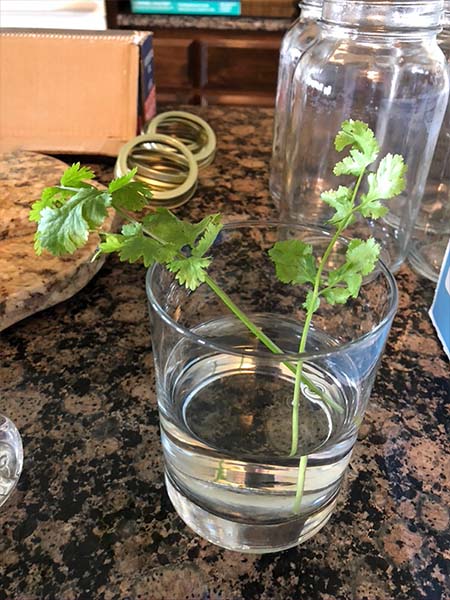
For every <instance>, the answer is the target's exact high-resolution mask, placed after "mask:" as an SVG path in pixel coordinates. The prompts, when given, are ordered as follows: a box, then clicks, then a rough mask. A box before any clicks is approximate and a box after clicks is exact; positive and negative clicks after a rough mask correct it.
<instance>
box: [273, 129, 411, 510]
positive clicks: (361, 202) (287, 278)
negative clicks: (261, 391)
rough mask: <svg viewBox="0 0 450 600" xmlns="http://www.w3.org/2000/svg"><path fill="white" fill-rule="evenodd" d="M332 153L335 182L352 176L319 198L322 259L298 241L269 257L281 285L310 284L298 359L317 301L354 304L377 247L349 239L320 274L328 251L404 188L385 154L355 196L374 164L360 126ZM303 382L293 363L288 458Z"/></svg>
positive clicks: (401, 171) (394, 161)
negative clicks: (323, 207) (324, 229)
mask: <svg viewBox="0 0 450 600" xmlns="http://www.w3.org/2000/svg"><path fill="white" fill-rule="evenodd" d="M334 145H335V148H336V150H337V151H338V152H342V151H343V150H345V149H346V148H348V147H350V150H349V155H348V156H346V157H344V158H343V159H342V160H341V161H340V162H338V163H337V164H336V166H335V168H334V170H333V173H334V174H335V175H337V176H340V175H346V176H353V177H355V178H356V181H355V182H354V184H353V185H352V186H343V185H340V186H339V187H338V188H337V189H333V190H327V191H325V192H323V193H322V194H321V198H322V200H323V201H324V202H325V203H326V204H328V205H329V206H330V207H331V208H332V209H333V210H334V214H333V215H332V217H331V218H330V219H329V221H328V224H329V225H330V226H332V227H334V228H335V232H334V234H333V236H332V237H331V239H330V242H329V244H328V246H327V248H326V249H325V252H324V254H323V256H322V257H320V258H318V257H314V256H313V248H312V246H311V245H310V244H307V243H305V242H303V241H301V240H283V241H279V242H277V243H276V244H275V245H274V247H273V248H272V249H271V250H270V251H269V255H270V257H271V259H272V261H273V262H274V264H275V269H276V274H277V277H278V278H279V279H280V281H282V282H284V283H290V284H310V289H309V291H308V293H307V295H306V299H305V302H304V303H303V307H304V308H305V310H306V316H305V323H304V326H303V331H302V336H301V339H300V344H299V349H298V351H299V353H300V354H301V353H303V352H304V351H305V348H306V342H307V339H308V333H309V329H310V326H311V322H312V318H313V315H314V313H315V312H316V311H317V310H318V309H319V306H320V304H321V302H322V301H326V302H327V303H328V304H331V305H335V304H345V303H346V302H347V301H348V300H349V298H357V296H358V294H359V291H360V288H361V285H362V282H363V278H364V276H366V275H368V274H369V273H371V272H372V271H373V270H374V268H375V265H376V263H377V260H378V257H379V254H380V245H379V244H378V242H376V241H375V240H374V239H373V238H371V237H369V238H368V239H366V240H361V239H358V238H354V239H352V240H351V241H350V243H349V244H348V247H347V251H346V254H345V261H344V263H343V264H342V265H341V266H339V267H338V268H337V269H333V270H330V271H329V272H328V273H326V274H325V267H326V265H327V261H328V259H329V257H330V255H331V254H332V252H333V249H334V247H335V245H336V243H337V241H338V240H339V238H340V237H341V235H342V234H343V233H344V231H345V230H346V229H347V228H348V227H349V226H350V225H351V224H352V223H354V222H355V220H356V218H357V216H358V215H360V216H361V217H363V218H371V219H378V218H380V217H382V216H384V215H385V214H386V213H387V211H388V209H387V207H386V206H385V205H384V204H382V202H381V200H389V199H390V198H393V197H394V196H397V195H398V194H400V193H401V192H402V191H403V190H404V189H405V186H406V178H405V175H406V165H405V163H404V160H403V157H402V156H400V155H398V154H395V155H392V154H387V155H386V156H385V157H384V158H383V159H382V160H381V161H380V163H379V165H378V168H377V169H376V171H374V172H371V173H369V174H368V176H367V184H368V190H367V192H366V193H364V194H361V195H360V196H358V194H359V191H360V187H361V184H362V181H363V178H364V176H365V175H366V172H367V169H368V167H369V166H370V165H372V164H373V163H374V162H375V161H376V160H377V158H378V155H379V151H380V149H379V146H378V142H377V140H376V138H375V136H374V133H373V132H372V131H371V130H370V129H369V127H368V125H366V123H363V122H362V121H353V120H351V119H350V120H348V121H345V122H344V123H342V126H341V131H339V133H338V134H337V136H336V138H335V143H334ZM303 380H304V377H303V361H298V363H297V367H296V376H295V384H294V395H293V400H292V434H291V453H290V456H296V454H297V451H298V431H299V404H300V392H301V386H300V383H301V382H302V381H303ZM306 468H307V457H306V456H302V457H300V463H299V471H298V479H297V490H296V500H295V503H294V512H297V511H298V510H299V508H300V504H301V499H302V496H303V487H304V480H305V473H306Z"/></svg>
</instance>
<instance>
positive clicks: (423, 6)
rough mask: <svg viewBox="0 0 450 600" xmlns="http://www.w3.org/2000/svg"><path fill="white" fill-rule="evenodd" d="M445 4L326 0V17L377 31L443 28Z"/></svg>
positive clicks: (439, 0)
mask: <svg viewBox="0 0 450 600" xmlns="http://www.w3.org/2000/svg"><path fill="white" fill-rule="evenodd" d="M444 4H445V2H444V0H324V3H323V11H322V19H323V20H324V22H326V23H331V24H337V25H342V26H350V27H361V28H364V29H366V28H369V29H373V30H374V31H390V30H402V31H417V30H418V31H420V30H439V28H441V27H442V21H443V16H444ZM413 17H414V19H413Z"/></svg>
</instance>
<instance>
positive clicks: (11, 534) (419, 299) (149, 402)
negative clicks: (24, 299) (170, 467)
mask: <svg viewBox="0 0 450 600" xmlns="http://www.w3.org/2000/svg"><path fill="white" fill-rule="evenodd" d="M198 112H200V113H201V114H203V115H204V116H205V117H206V118H207V119H208V120H209V122H210V123H211V125H212V126H213V127H214V129H215V130H216V132H217V135H218V144H219V146H218V152H217V157H216V160H215V162H214V164H213V165H211V166H210V167H209V168H208V169H207V170H206V171H205V172H204V173H203V174H202V176H201V183H200V186H199V188H198V192H197V195H196V197H195V198H194V199H193V200H191V202H190V203H189V205H188V206H186V207H185V208H184V209H183V210H182V211H181V212H182V213H184V214H185V215H187V214H189V215H190V216H191V217H193V218H200V217H201V216H202V215H204V214H205V213H206V212H210V211H217V210H220V211H223V213H224V214H225V215H226V217H227V218H229V219H232V218H237V217H242V216H244V217H245V216H248V215H251V216H253V217H256V218H264V217H267V216H273V215H275V209H274V207H273V205H272V204H271V201H270V198H269V195H268V192H267V179H268V170H267V165H268V159H269V155H270V138H271V128H272V112H271V111H270V110H265V109H259V110H258V109H255V108H233V109H230V108H207V109H198ZM93 166H94V168H95V170H96V171H97V173H98V174H99V175H100V177H101V179H102V180H103V181H104V182H107V181H108V179H109V178H110V177H111V174H112V165H110V164H109V165H105V164H103V165H102V164H96V165H93ZM397 279H398V282H399V287H400V307H399V312H398V315H397V317H396V318H395V321H394V325H393V328H392V332H391V335H390V338H389V342H388V345H387V349H386V353H385V355H384V357H383V360H382V363H381V366H380V370H379V374H378V377H377V380H376V383H375V386H374V389H373V394H372V399H371V404H370V406H369V409H368V411H367V416H366V418H365V421H364V423H363V425H362V427H361V431H360V436H359V438H360V439H359V443H358V444H357V446H356V448H355V451H354V455H353V459H352V462H351V467H350V469H349V472H348V476H347V479H346V483H345V486H344V489H343V492H342V494H341V496H340V501H339V504H338V507H337V510H336V512H335V514H334V515H333V516H332V518H331V520H330V522H329V523H328V524H327V525H326V527H325V528H323V529H322V530H321V531H320V533H319V534H317V535H316V536H315V537H314V538H313V539H310V540H309V541H307V542H306V543H305V544H304V545H303V546H301V547H299V548H294V549H291V550H288V551H285V552H281V553H278V554H269V555H264V556H261V555H244V554H239V553H233V552H230V551H226V550H222V549H220V548H218V547H215V546H213V545H211V544H209V543H208V542H206V541H204V540H202V539H199V538H198V537H196V536H195V535H194V534H193V533H191V531H190V530H189V529H187V527H186V526H185V525H184V524H183V522H182V521H181V520H180V519H179V518H178V517H177V515H176V514H175V512H174V510H173V509H172V507H171V504H170V502H169V500H168V497H167V494H166V492H165V489H164V484H163V479H162V464H161V449H160V444H159V431H158V414H157V408H156V399H155V390H154V379H153V378H154V373H153V366H152V352H151V340H150V336H149V326H148V322H147V308H146V298H145V291H144V269H143V267H140V266H138V265H134V266H130V265H128V264H125V265H124V264H120V263H119V262H118V261H117V260H115V259H111V260H109V261H107V263H106V265H105V266H104V267H103V269H102V270H101V271H100V273H99V274H98V275H97V276H96V277H95V278H94V280H93V281H91V283H89V285H88V286H87V287H86V288H85V289H84V290H83V291H81V292H80V293H79V294H77V295H76V296H75V297H74V298H72V299H71V300H68V301H66V302H64V303H63V304H60V305H58V306H57V307H54V308H52V309H48V310H46V311H45V312H42V313H40V314H38V315H35V316H34V317H30V318H28V319H27V320H25V321H23V322H21V323H19V324H16V325H14V326H12V327H10V328H9V329H7V330H6V331H4V332H3V333H2V334H1V339H0V355H1V363H0V398H1V401H0V412H4V413H6V414H7V415H8V416H9V417H10V418H12V419H13V420H14V421H15V423H16V424H17V426H18V427H19V429H20V431H21V433H22V436H23V441H24V450H25V463H24V470H23V474H22V478H21V480H20V482H19V486H18V489H17V491H16V493H15V494H14V495H13V496H12V498H11V499H10V500H9V502H8V504H7V505H5V506H4V507H3V508H2V509H1V510H0V600H38V599H39V600H41V599H49V600H84V599H86V600H97V599H101V600H138V599H141V600H159V599H161V600H184V599H194V600H256V599H258V600H260V599H261V600H269V599H270V600H271V599H279V600H289V599H291V600H297V599H302V600H316V599H317V600H364V599H365V600H388V599H395V600H415V599H427V600H444V599H447V600H448V599H449V598H450V592H449V589H450V581H449V578H450V573H449V565H450V535H449V519H450V515H449V504H450V454H449V443H448V439H449V437H448V436H449V433H450V386H449V368H448V362H447V361H446V359H445V356H444V354H443V352H442V350H441V348H440V345H439V342H438V340H437V338H436V335H435V333H434V330H433V328H432V325H431V323H430V320H429V318H428V316H427V309H428V307H429V305H430V303H431V300H432V294H433V286H432V285H431V284H430V283H429V282H427V281H425V280H424V279H421V278H418V277H417V276H416V275H415V274H414V273H413V272H412V271H411V270H410V269H409V267H407V266H405V267H403V268H402V269H401V271H400V273H399V274H398V276H397Z"/></svg>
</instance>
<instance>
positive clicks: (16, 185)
mask: <svg viewBox="0 0 450 600" xmlns="http://www.w3.org/2000/svg"><path fill="white" fill-rule="evenodd" d="M67 166H68V165H66V164H65V163H63V162H61V161H60V160H57V159H55V158H52V157H50V156H44V155H43V154H37V153H34V152H24V151H17V152H10V153H7V154H0V331H2V330H3V329H6V327H9V326H10V325H12V324H13V323H17V321H20V320H21V319H24V318H25V317H28V316H29V315H32V314H34V313H36V312H38V311H40V310H44V309H45V308H48V307H49V306H53V305H55V304H57V303H58V302H61V301H62V300H66V299H67V298H70V297H71V296H73V295H74V294H76V292H78V291H79V290H80V289H81V288H82V287H83V286H85V285H86V284H87V283H88V281H89V280H90V279H92V277H93V276H94V275H95V274H96V273H97V271H98V270H99V269H100V267H101V266H102V264H103V262H104V259H100V260H96V261H95V262H93V263H91V262H90V260H91V257H92V256H93V254H94V252H95V248H96V246H97V242H98V240H97V239H95V236H93V239H92V241H90V242H89V244H88V245H87V246H86V247H84V248H82V249H81V250H79V251H78V252H76V253H75V254H74V255H72V256H67V257H59V258H56V257H54V256H51V255H50V254H48V253H47V252H45V253H43V254H42V256H36V255H35V253H34V249H33V236H34V232H35V229H36V224H35V223H30V221H29V220H28V213H29V210H30V206H31V204H32V203H33V202H34V201H35V200H37V199H39V197H40V195H41V192H42V190H43V188H44V187H47V186H52V185H56V184H58V183H59V180H60V178H61V175H62V173H63V172H64V170H65V169H66V168H67ZM108 225H109V226H108V227H107V229H112V228H113V224H112V223H111V220H110V221H109V224H108ZM114 225H115V224H114Z"/></svg>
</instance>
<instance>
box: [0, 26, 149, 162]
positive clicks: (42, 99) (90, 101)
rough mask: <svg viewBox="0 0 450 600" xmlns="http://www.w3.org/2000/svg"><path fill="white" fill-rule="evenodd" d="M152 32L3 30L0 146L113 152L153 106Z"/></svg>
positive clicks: (0, 37)
mask: <svg viewBox="0 0 450 600" xmlns="http://www.w3.org/2000/svg"><path fill="white" fill-rule="evenodd" d="M152 58H153V49H152V34H151V33H149V32H134V31H130V32H128V31H127V32H125V31H103V32H100V31H99V32H93V31H91V32H86V31H70V32H69V31H57V30H51V31H46V30H18V29H9V30H8V29H4V30H1V31H0V151H6V150H14V149H18V148H22V149H26V150H37V151H42V152H53V153H58V152H61V153H77V154H82V153H86V154H103V155H108V156H114V155H116V154H117V152H118V150H119V148H120V146H122V144H124V143H125V142H126V141H128V140H129V139H130V138H132V137H134V136H135V135H136V133H138V132H139V128H140V126H141V125H142V123H143V122H145V121H148V120H149V119H150V118H151V117H152V116H153V115H154V112H155V90H154V86H153V68H152Z"/></svg>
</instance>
